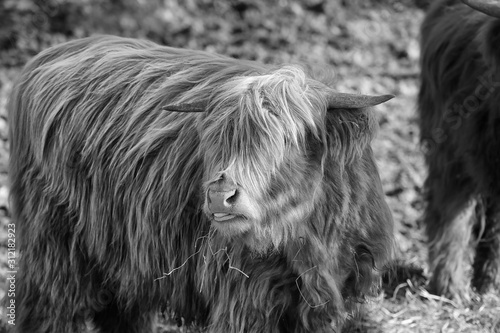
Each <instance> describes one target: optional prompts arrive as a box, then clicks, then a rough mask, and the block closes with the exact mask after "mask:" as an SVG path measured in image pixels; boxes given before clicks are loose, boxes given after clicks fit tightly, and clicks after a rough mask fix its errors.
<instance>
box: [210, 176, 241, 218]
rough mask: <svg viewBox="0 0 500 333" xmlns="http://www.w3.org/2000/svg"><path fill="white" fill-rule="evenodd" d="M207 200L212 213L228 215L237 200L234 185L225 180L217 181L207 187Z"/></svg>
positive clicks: (236, 191) (236, 190)
mask: <svg viewBox="0 0 500 333" xmlns="http://www.w3.org/2000/svg"><path fill="white" fill-rule="evenodd" d="M207 200H208V208H209V209H210V211H211V212H212V213H230V212H231V210H232V208H233V206H234V205H235V204H236V202H237V200H238V189H237V186H236V184H235V183H234V182H232V181H230V180H228V179H227V178H222V179H220V180H218V181H217V182H215V183H214V184H212V185H210V186H209V188H208V194H207Z"/></svg>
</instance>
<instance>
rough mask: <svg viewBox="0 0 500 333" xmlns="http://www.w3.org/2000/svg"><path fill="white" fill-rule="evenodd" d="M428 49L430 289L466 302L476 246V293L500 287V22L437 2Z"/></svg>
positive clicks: (423, 116)
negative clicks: (472, 253)
mask: <svg viewBox="0 0 500 333" xmlns="http://www.w3.org/2000/svg"><path fill="white" fill-rule="evenodd" d="M491 3H493V2H491ZM421 44H422V59H421V62H422V83H421V88H420V94H419V110H420V126H421V137H422V141H423V143H424V144H425V145H426V146H427V149H428V151H427V154H426V161H427V165H428V169H429V174H428V177H427V180H426V183H425V187H426V200H427V203H428V205H427V209H426V214H425V224H426V227H427V234H428V236H429V241H430V251H429V257H430V267H431V273H432V279H431V284H430V286H431V288H432V290H433V291H434V292H437V293H440V294H445V295H447V296H450V297H455V298H457V299H463V300H467V299H468V298H469V297H470V292H469V282H468V281H469V278H468V277H467V274H466V271H467V270H466V266H467V265H466V263H467V261H468V260H469V257H470V256H471V251H470V250H469V246H468V245H469V243H471V244H472V246H473V247H474V248H475V258H474V260H473V276H472V286H473V287H474V288H475V289H476V290H477V291H478V292H480V293H483V292H485V291H486V290H488V288H489V287H490V286H491V285H492V284H495V283H498V282H499V281H500V279H499V274H500V272H499V265H500V109H499V106H500V91H499V89H498V88H499V87H500V75H499V74H500V72H499V67H498V65H499V63H500V53H499V51H500V47H499V45H500V20H499V19H497V18H493V17H490V16H487V15H485V14H483V13H480V12H478V11H475V10H473V9H472V8H470V7H468V6H466V5H464V4H461V3H459V2H458V1H450V0H441V1H437V2H436V3H434V4H433V6H432V7H431V8H430V11H429V13H428V14H427V17H426V19H425V21H424V23H423V25H422V41H421ZM471 236H473V237H472V241H471Z"/></svg>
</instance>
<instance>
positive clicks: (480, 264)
mask: <svg viewBox="0 0 500 333" xmlns="http://www.w3.org/2000/svg"><path fill="white" fill-rule="evenodd" d="M479 229H480V235H479V237H480V238H479V239H478V243H477V248H476V256H475V258H474V265H473V268H474V275H473V278H472V285H473V287H474V288H475V289H476V290H477V291H478V292H479V293H484V292H486V291H488V288H489V287H490V286H491V285H495V284H496V285H497V286H498V285H499V284H500V277H499V275H500V271H499V267H500V198H498V197H489V198H487V199H486V200H485V218H484V225H481V226H480V227H479Z"/></svg>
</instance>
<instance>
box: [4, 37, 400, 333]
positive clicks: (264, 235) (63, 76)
mask: <svg viewBox="0 0 500 333" xmlns="http://www.w3.org/2000/svg"><path fill="white" fill-rule="evenodd" d="M332 93H333V92H332V90H330V89H329V88H327V86H326V85H324V84H323V83H321V82H319V81H317V80H314V79H313V78H311V77H309V76H307V75H306V74H305V72H304V71H303V70H302V69H301V68H299V67H296V66H283V67H273V66H264V65H261V64H257V63H253V62H245V61H241V60H235V59H231V58H227V57H223V56H219V55H214V54H209V53H205V52H199V51H191V50H183V49H175V48H170V47H163V46H158V45H156V44H154V43H151V42H147V41H140V40H134V39H125V38H118V37H109V36H100V37H92V38H87V39H81V40H76V41H72V42H68V43H65V44H61V45H59V46H56V47H53V48H50V49H48V50H46V51H44V52H42V53H41V54H40V55H38V56H37V57H36V58H34V59H33V60H32V61H31V62H30V63H29V64H28V65H27V66H26V68H25V69H24V71H23V73H22V75H21V78H20V80H19V83H18V84H17V86H16V87H15V89H14V92H13V95H12V98H11V101H10V107H9V117H10V129H11V133H10V134H11V136H10V137H11V161H10V177H11V181H12V188H11V192H12V194H11V195H12V204H13V219H14V221H15V222H16V226H17V231H18V234H19V241H20V245H19V246H20V252H21V253H20V255H21V261H20V269H19V276H18V281H17V295H16V304H17V309H18V310H17V311H18V312H17V316H18V317H17V324H16V328H17V331H18V332H30V333H35V332H57V333H60V332H68V333H69V332H78V331H80V330H83V329H84V327H85V326H86V325H90V326H92V327H95V328H96V329H98V330H100V331H102V332H151V329H152V322H153V317H154V315H155V313H156V312H157V311H158V309H159V308H160V309H162V310H166V311H168V312H169V314H170V315H172V316H173V317H174V318H175V317H176V318H182V320H183V321H184V322H185V323H186V324H191V323H193V324H197V325H201V326H204V327H206V330H207V331H208V332H215V333H220V332H259V333H262V332H304V331H311V332H339V331H340V330H341V327H342V326H343V324H344V322H345V321H346V319H348V318H349V317H351V316H352V315H354V314H355V312H356V307H357V304H359V301H360V300H362V298H363V297H364V295H367V294H369V293H370V292H371V291H372V289H373V287H374V286H376V284H377V281H378V278H379V277H378V276H379V272H378V271H379V270H380V269H381V268H383V266H384V264H385V263H386V262H387V260H388V259H389V257H390V255H391V251H392V240H393V222H392V218H391V214H390V212H389V209H388V207H387V205H386V203H385V201H384V195H383V192H382V189H381V184H380V179H379V175H378V172H377V168H376V166H375V162H374V159H373V154H372V151H371V148H370V146H369V144H370V140H371V139H372V137H373V135H374V133H375V130H376V128H377V123H376V120H375V119H374V115H373V113H372V111H370V108H364V107H361V108H357V107H353V106H363V105H364V106H366V105H368V104H371V105H373V104H378V103H380V102H381V101H383V100H386V99H387V98H382V100H378V101H376V102H373V101H372V102H368V103H366V100H368V101H370V100H371V98H370V97H368V98H367V99H366V100H364V99H363V98H364V97H362V96H360V97H359V98H358V97H356V96H351V97H349V98H347V99H346V100H345V101H344V102H343V103H344V104H342V103H339V104H338V106H340V107H338V108H335V107H334V106H335V104H334V103H333V104H332V103H331V102H328V101H329V98H331V97H328V96H331V95H332ZM333 94H334V95H335V93H333ZM332 105H333V106H332ZM342 105H344V107H342ZM349 106H351V107H349ZM348 108H349V109H348ZM200 111H201V112H200ZM221 198H222V199H221ZM217 205H218V207H219V208H216V207H217ZM225 209H226V211H224V210H225ZM219 210H221V212H219ZM226 219H231V220H230V221H226Z"/></svg>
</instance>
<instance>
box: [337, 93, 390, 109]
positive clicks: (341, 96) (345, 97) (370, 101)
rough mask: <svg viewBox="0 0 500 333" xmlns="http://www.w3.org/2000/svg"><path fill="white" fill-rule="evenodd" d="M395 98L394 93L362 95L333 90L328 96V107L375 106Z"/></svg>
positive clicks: (355, 107) (356, 107)
mask: <svg viewBox="0 0 500 333" xmlns="http://www.w3.org/2000/svg"><path fill="white" fill-rule="evenodd" d="M392 98H394V95H380V96H371V95H360V94H346V93H339V92H331V93H330V94H329V95H328V97H327V102H328V109H359V108H366V107H369V106H375V105H378V104H381V103H384V102H387V101H388V100H390V99H392Z"/></svg>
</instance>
